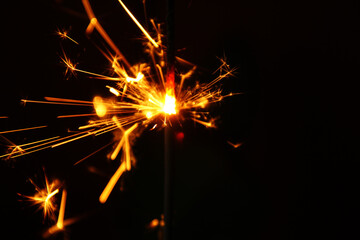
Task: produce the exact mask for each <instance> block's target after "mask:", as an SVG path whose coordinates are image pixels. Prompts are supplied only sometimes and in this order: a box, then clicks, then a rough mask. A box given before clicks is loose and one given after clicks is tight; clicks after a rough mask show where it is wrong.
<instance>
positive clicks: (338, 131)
mask: <svg viewBox="0 0 360 240" xmlns="http://www.w3.org/2000/svg"><path fill="white" fill-rule="evenodd" d="M91 2H94V3H93V7H94V11H95V13H96V14H97V15H98V18H99V20H100V21H101V23H102V24H103V26H104V28H105V29H106V30H107V31H108V33H109V34H110V35H111V36H112V38H113V40H114V42H115V43H117V45H118V47H119V48H120V49H121V50H122V51H123V52H124V54H125V55H127V56H128V58H129V61H130V62H132V63H136V62H137V61H141V60H143V59H144V55H143V53H142V50H141V43H140V42H139V41H138V37H139V36H141V33H140V32H139V30H138V29H137V28H136V26H135V25H134V24H133V23H132V22H131V21H130V20H129V19H128V17H127V16H126V15H125V13H124V12H123V10H122V9H121V7H120V6H119V4H118V3H117V2H116V1H91ZM141 2H142V1H140V0H137V1H126V2H125V3H126V4H127V5H128V7H129V8H130V9H131V10H132V11H133V12H134V14H136V16H138V18H139V20H140V21H141V22H144V14H143V10H142V4H141ZM146 2H147V6H148V8H147V9H148V16H149V17H152V18H155V19H156V20H157V21H159V22H164V20H165V14H166V13H165V5H164V4H165V3H164V1H155V0H153V1H146ZM2 18H3V19H2V24H1V38H2V51H1V52H2V55H1V56H2V59H3V61H2V65H1V66H2V67H1V69H2V73H1V87H0V89H1V95H0V98H1V99H0V100H1V108H0V113H1V114H0V116H9V118H7V119H6V118H5V119H4V118H2V119H0V131H3V130H8V129H16V128H22V127H28V126H37V125H43V124H47V125H49V127H48V128H47V129H46V130H39V131H31V132H27V133H24V134H7V135H5V134H4V136H5V137H7V138H9V139H11V140H12V141H14V142H16V143H21V142H26V140H28V139H39V138H41V137H43V136H54V135H55V134H59V133H62V131H65V130H66V128H68V127H69V126H70V127H72V128H75V127H76V126H78V124H81V123H84V122H85V120H76V121H65V120H64V121H59V120H56V118H55V117H56V116H57V115H59V113H61V114H63V113H72V112H77V111H78V109H76V108H75V109H74V108H68V107H59V106H44V105H34V104H28V105H27V106H26V107H25V108H24V107H23V106H21V105H20V99H22V98H28V99H37V100H40V99H42V98H43V97H44V96H54V97H68V98H74V99H84V100H91V99H92V97H93V96H94V95H99V94H107V93H106V88H104V84H103V83H102V82H99V81H97V80H93V79H88V78H86V77H85V76H84V75H81V74H78V76H77V77H69V78H68V77H66V76H64V71H65V68H64V66H63V65H62V64H61V63H60V56H61V52H62V48H64V49H65V51H66V52H67V53H68V54H69V55H70V56H69V57H71V58H72V59H74V60H76V61H78V62H79V66H80V65H81V66H83V68H86V69H92V70H94V71H97V72H102V71H104V68H106V67H108V66H107V62H106V60H105V59H103V57H102V56H101V54H99V53H98V51H97V49H96V48H95V47H94V45H93V44H92V43H91V41H89V40H87V39H86V37H85V36H84V30H85V28H86V26H87V24H88V20H87V18H86V15H85V12H84V10H83V7H82V5H81V1H62V0H60V1H36V2H29V1H26V2H25V1H21V2H14V3H11V5H10V4H7V3H3V7H2ZM358 23H359V3H358V2H357V1H298V2H294V1H261V0H255V1H247V0H243V1H228V0H223V1H200V0H186V1H177V2H176V21H175V27H176V32H175V39H176V40H175V41H176V43H175V44H176V48H177V49H179V52H178V55H180V56H182V57H184V58H185V59H187V60H189V61H191V62H193V63H195V64H197V65H198V66H199V72H200V73H201V74H203V76H204V77H203V79H201V81H209V76H210V75H211V73H212V71H214V70H215V69H216V68H217V66H218V63H219V62H218V60H217V58H216V57H217V56H219V57H222V56H224V54H225V56H226V57H227V60H228V63H229V64H230V65H231V66H233V67H237V74H236V77H235V78H232V79H229V80H226V81H224V82H223V85H222V88H223V89H224V92H242V93H244V94H242V95H239V96H236V97H233V98H229V99H226V100H224V101H222V102H221V104H216V105H215V106H214V107H213V109H212V111H213V112H214V114H213V115H214V116H216V115H218V116H220V118H219V120H218V128H217V129H205V128H204V127H202V126H199V125H194V124H192V123H191V122H190V123H189V122H187V123H184V125H183V128H180V131H183V132H184V134H185V137H184V140H183V143H182V144H180V143H176V144H175V145H176V146H175V147H174V149H173V150H174V151H173V153H174V156H173V160H174V161H175V166H176V171H175V186H174V192H175V198H174V200H175V202H174V211H175V220H174V221H175V229H174V234H175V237H174V239H312V238H314V239H315V238H316V239H359V233H358V230H357V229H358V227H359V217H358V216H359V213H360V212H359V200H360V199H359V198H358V197H357V196H358V194H357V192H358V189H359V185H358V182H359V173H358V171H359V157H358V151H357V150H358V130H359V127H358V126H359V124H358V123H359V117H358V114H357V112H358V109H359V107H358V102H359V101H358V88H357V87H356V86H357V82H358V80H359V67H358V66H359V53H360V51H359V42H360V35H359V25H358ZM58 27H59V28H66V29H69V28H71V29H70V33H69V34H70V35H71V36H73V37H74V38H75V39H77V40H78V41H79V42H80V46H77V45H75V44H72V43H71V42H69V41H62V40H59V38H58V37H57V36H56V35H54V34H53V33H54V31H56V29H57V28H58ZM184 48H185V49H184ZM201 74H199V75H201ZM176 131H179V129H178V130H176ZM110 135H111V134H110ZM111 139H112V136H103V137H99V138H94V139H86V140H82V141H79V142H77V143H72V144H69V145H67V146H64V147H63V148H59V149H54V150H47V151H44V152H41V153H36V154H33V155H30V156H27V157H24V158H18V159H16V160H7V161H5V160H1V162H0V170H1V174H0V178H1V180H0V183H1V218H2V221H1V225H0V229H1V231H0V234H1V235H2V236H1V238H2V239H39V238H40V237H41V233H42V231H44V229H46V228H47V227H49V223H48V222H47V221H43V220H42V216H41V212H36V211H35V210H36V209H35V208H34V207H30V206H29V205H27V204H26V202H22V201H19V199H21V198H20V197H19V196H18V195H17V193H23V194H29V195H30V194H32V193H33V187H32V185H31V184H30V183H29V182H28V178H32V179H33V180H35V181H36V182H37V183H41V181H43V172H42V167H44V168H45V171H46V174H47V176H48V177H49V178H57V179H60V180H61V181H63V182H64V184H65V185H66V188H67V189H68V192H69V193H68V201H67V206H66V213H65V218H71V217H81V219H80V220H79V221H78V222H77V223H75V224H73V225H71V226H69V227H68V228H67V230H66V232H65V233H63V234H59V235H57V236H54V238H55V239H57V238H59V239H63V238H64V237H65V239H156V231H150V230H146V228H145V226H146V224H148V223H149V222H150V221H151V220H152V219H154V218H159V216H160V214H161V212H162V199H163V197H162V194H163V193H162V185H163V175H162V174H163V156H164V155H163V151H164V149H163V132H162V131H160V132H145V133H144V134H143V135H142V137H141V138H139V139H138V140H137V142H136V144H135V146H134V153H135V155H136V157H137V160H138V164H137V167H136V168H135V169H134V170H133V171H132V172H130V173H127V174H126V175H125V176H124V177H123V178H122V180H121V184H118V185H117V186H116V187H115V189H114V192H113V193H112V194H111V195H110V198H109V200H108V202H107V203H106V204H105V205H101V204H100V203H98V200H97V199H98V196H99V194H100V193H101V191H102V189H103V187H104V186H105V184H106V183H107V181H108V178H109V177H110V176H111V175H112V174H113V172H114V171H115V169H116V168H117V165H116V164H113V163H109V162H108V161H106V157H105V156H106V154H107V152H109V151H110V150H109V149H108V150H104V151H102V152H99V153H98V154H96V155H94V156H93V157H92V158H90V159H88V160H87V161H86V162H83V163H82V164H79V165H77V166H75V167H73V166H72V164H73V163H74V162H76V161H78V160H79V159H81V158H82V157H84V156H86V155H88V154H90V153H91V152H92V151H94V150H96V149H98V148H99V147H100V146H103V145H104V144H105V143H107V142H108V141H109V140H111ZM227 141H231V142H233V143H238V142H242V143H243V145H242V146H241V147H239V148H236V149H234V148H232V147H231V146H230V145H229V144H228V143H227ZM1 143H2V149H1V151H2V152H3V150H4V141H3V140H2V142H1ZM94 169H96V170H97V173H93V172H94V171H92V172H91V171H89V170H94ZM120 185H122V186H123V189H124V190H123V191H122V192H120V190H119V186H120ZM59 198H60V196H58V199H59Z"/></svg>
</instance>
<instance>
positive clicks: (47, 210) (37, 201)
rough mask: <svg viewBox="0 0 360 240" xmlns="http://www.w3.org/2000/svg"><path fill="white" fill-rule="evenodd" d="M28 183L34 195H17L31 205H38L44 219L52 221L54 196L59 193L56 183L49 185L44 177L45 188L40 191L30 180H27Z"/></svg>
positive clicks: (54, 208) (54, 206) (54, 207)
mask: <svg viewBox="0 0 360 240" xmlns="http://www.w3.org/2000/svg"><path fill="white" fill-rule="evenodd" d="M29 181H30V182H31V183H32V184H33V186H34V187H35V190H36V193H35V194H34V196H26V195H22V194H19V195H20V196H22V197H24V198H26V199H27V200H28V201H30V202H32V205H38V207H39V209H40V208H42V209H43V215H44V218H46V217H48V218H50V219H54V212H55V210H56V205H55V200H54V196H55V194H57V193H58V192H59V188H58V187H57V182H56V181H54V182H51V183H49V181H48V179H47V177H46V176H45V185H46V188H45V189H41V188H39V187H38V186H37V185H36V184H35V183H34V182H33V181H32V180H31V179H29Z"/></svg>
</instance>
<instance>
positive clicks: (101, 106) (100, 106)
mask: <svg viewBox="0 0 360 240" xmlns="http://www.w3.org/2000/svg"><path fill="white" fill-rule="evenodd" d="M93 103H94V108H95V111H96V114H97V115H98V116H99V117H104V116H105V115H106V112H107V107H106V105H105V103H104V101H103V99H102V98H101V97H94V100H93Z"/></svg>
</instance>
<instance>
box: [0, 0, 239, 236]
mask: <svg viewBox="0 0 360 240" xmlns="http://www.w3.org/2000/svg"><path fill="white" fill-rule="evenodd" d="M118 2H119V4H120V6H121V7H122V8H123V9H124V11H125V12H126V13H127V14H128V15H129V17H130V18H131V19H132V20H133V22H134V23H135V25H136V26H137V27H138V28H139V29H140V31H141V33H142V34H143V35H144V37H145V38H144V39H145V40H144V41H145V52H146V53H147V54H148V57H149V59H150V61H149V62H142V63H137V64H131V63H130V62H129V61H128V60H127V59H126V57H125V55H124V54H123V53H122V52H121V51H120V49H119V48H118V47H117V46H116V44H115V43H114V42H113V41H112V39H111V38H110V36H109V35H108V34H107V32H106V31H105V29H104V28H103V27H102V25H101V24H100V22H99V21H98V19H97V18H96V15H95V14H94V12H93V10H92V7H91V5H90V3H89V1H88V0H82V3H83V6H84V8H85V11H86V13H87V16H88V18H89V25H88V27H87V28H86V31H85V33H86V34H87V35H88V36H89V37H91V35H92V34H93V32H94V31H97V32H98V33H99V34H100V36H101V37H102V39H103V40H104V41H105V42H106V44H107V45H108V47H109V49H105V50H100V51H101V53H102V54H103V55H104V57H105V58H106V59H107V61H108V62H109V65H110V66H111V68H112V71H111V74H109V75H104V74H99V73H95V72H92V71H90V70H87V69H83V68H80V67H78V65H76V64H74V63H73V62H72V61H71V60H70V59H69V57H68V56H67V55H66V53H65V51H63V53H62V56H61V57H60V58H61V61H62V62H63V64H64V65H65V67H66V72H65V74H68V73H79V74H84V75H87V76H89V77H92V78H96V79H99V80H101V81H104V82H106V84H108V85H104V88H108V89H109V92H110V93H112V94H113V95H114V96H115V98H113V99H104V98H102V97H100V96H95V97H94V98H93V101H85V100H79V99H64V98H54V97H45V99H44V100H28V99H26V100H25V99H23V100H22V102H23V103H27V104H56V105H67V106H76V107H84V108H88V109H89V108H90V109H91V108H93V109H94V112H93V113H80V114H72V115H59V116H57V117H58V118H75V117H92V118H91V119H90V120H89V121H88V123H87V124H85V125H82V126H79V127H78V129H77V130H78V131H77V132H75V133H69V135H67V136H63V137H61V136H55V137H51V138H47V139H42V140H37V141H34V142H29V143H25V144H22V145H15V144H13V146H12V149H11V151H10V152H9V153H6V154H3V155H2V156H0V157H7V158H16V157H21V156H24V155H26V154H29V153H33V152H36V151H40V150H44V149H51V148H56V147H59V146H62V145H64V144H67V143H70V142H74V141H77V140H79V139H83V138H86V137H89V136H99V135H102V134H106V133H109V132H117V135H118V136H120V138H119V140H118V141H117V144H115V146H116V147H115V148H114V150H113V152H112V153H111V154H110V159H111V160H116V159H118V158H119V156H120V165H119V167H118V169H117V170H116V171H115V173H114V174H113V176H112V177H111V178H110V180H109V182H108V184H107V185H106V187H105V188H104V190H103V192H102V193H101V194H100V197H99V201H100V202H101V203H105V202H106V201H107V199H108V197H109V196H110V193H111V192H112V190H113V188H114V186H115V185H116V183H117V182H118V180H119V179H120V177H121V176H122V175H123V173H124V172H126V171H130V170H131V168H132V166H133V165H134V163H135V157H134V155H133V154H132V150H131V146H132V144H133V143H134V140H135V139H136V138H137V137H139V136H140V134H141V133H142V131H144V130H146V129H148V130H153V129H162V128H165V127H167V126H168V125H172V124H173V122H180V121H182V120H185V119H190V120H192V121H194V122H196V123H198V124H201V125H203V126H205V127H211V128H213V127H215V126H216V125H215V119H214V118H211V117H210V114H209V112H208V111H207V109H206V107H207V106H208V105H209V104H212V103H215V102H219V101H221V100H223V99H224V98H225V97H230V96H233V95H234V94H233V93H230V94H227V95H223V94H222V91H221V89H220V87H219V86H218V85H217V83H218V82H220V81H221V80H223V79H225V78H227V77H230V76H232V75H233V73H234V70H235V69H231V68H230V67H229V65H228V64H227V63H226V61H225V59H221V65H220V67H219V69H217V71H216V72H218V73H219V76H217V77H216V78H215V79H213V80H212V81H210V82H209V83H204V84H199V83H197V84H195V86H193V87H191V88H190V87H186V86H187V83H186V82H187V81H188V80H190V79H191V78H192V77H193V73H194V72H195V71H196V66H195V65H193V64H191V63H190V62H188V61H186V60H184V59H182V58H179V57H175V56H174V53H173V52H174V50H173V48H174V46H173V45H171V44H168V46H167V47H166V46H165V45H164V44H163V41H162V36H163V34H162V29H161V25H160V24H156V23H155V22H154V21H153V20H150V23H151V26H152V32H150V31H149V30H146V29H145V28H144V27H143V26H142V25H141V23H140V22H139V21H138V20H137V19H136V18H135V16H134V15H133V14H132V13H131V11H130V10H129V9H128V8H127V7H126V5H125V4H124V3H123V2H122V1H121V0H118ZM56 33H57V35H58V36H59V37H60V38H61V39H63V40H69V41H71V42H73V43H74V44H77V45H78V44H79V43H78V42H77V41H76V40H74V39H73V38H72V37H70V36H69V32H68V31H65V30H60V29H58V30H57V32H56ZM169 34H170V35H172V34H173V33H169ZM170 39H171V37H169V40H168V41H171V40H170ZM165 60H167V64H165V62H166V61H165ZM175 62H176V63H177V64H182V65H184V66H186V67H187V68H188V69H189V70H188V71H187V72H184V73H179V74H176V73H175ZM164 73H166V74H165V75H164ZM114 99H115V100H114ZM43 127H46V126H39V127H32V128H27V129H17V130H9V131H3V132H0V134H11V133H12V132H16V131H27V130H33V129H37V128H43ZM109 145H110V144H107V145H105V146H103V147H101V148H100V149H99V150H101V149H103V148H105V147H107V146H109ZM99 150H97V151H99ZM91 155H92V154H90V156H91ZM86 158H87V157H86ZM86 158H84V159H81V160H80V161H78V162H76V163H75V164H74V165H76V164H78V163H80V162H82V161H84V160H85V159H86ZM45 180H46V189H45V190H43V189H40V188H39V187H37V186H36V185H35V184H34V183H33V182H32V183H33V185H34V186H35V190H36V192H37V193H36V194H35V195H34V196H24V195H21V196H23V197H25V198H27V199H29V200H31V201H33V202H34V204H37V205H40V206H41V207H42V208H43V211H44V216H48V215H53V214H54V212H55V209H56V205H55V203H54V199H55V198H54V196H55V195H56V194H57V193H59V188H58V187H57V186H56V185H55V184H54V183H49V182H48V180H47V178H45ZM65 201H66V191H65V190H63V191H62V200H61V205H60V211H59V215H58V222H57V224H56V227H57V228H58V229H63V227H64V225H65V222H64V211H65V210H64V209H65ZM52 218H54V216H52ZM165 219H166V216H165ZM165 222H166V221H165ZM53 228H55V226H54V227H53ZM53 230H54V229H53ZM53 230H52V231H53Z"/></svg>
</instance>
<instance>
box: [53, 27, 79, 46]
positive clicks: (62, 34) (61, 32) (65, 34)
mask: <svg viewBox="0 0 360 240" xmlns="http://www.w3.org/2000/svg"><path fill="white" fill-rule="evenodd" d="M56 34H57V35H59V36H60V37H61V38H62V39H69V40H70V41H72V42H73V43H76V44H77V45H79V43H78V42H77V41H75V40H74V39H72V38H71V37H69V35H68V31H65V30H60V29H58V30H57V31H56Z"/></svg>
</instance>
